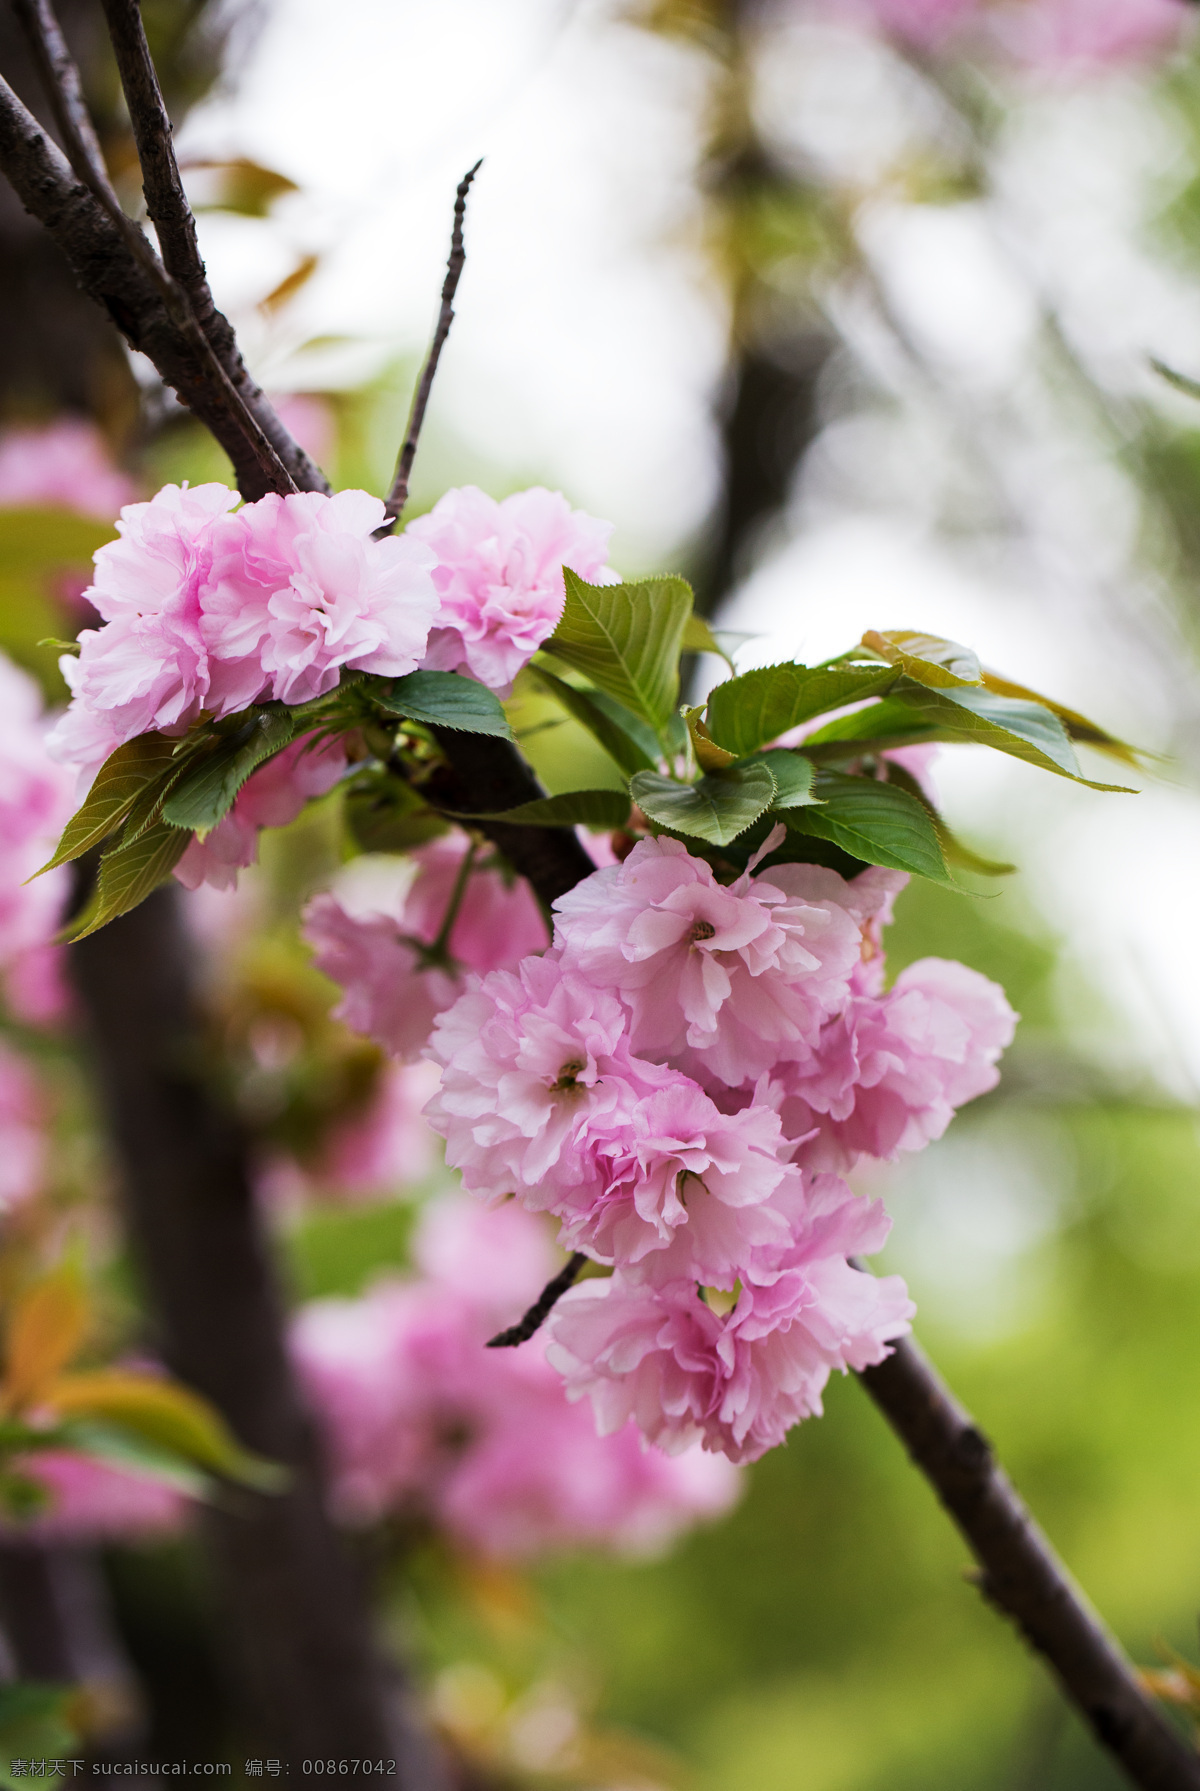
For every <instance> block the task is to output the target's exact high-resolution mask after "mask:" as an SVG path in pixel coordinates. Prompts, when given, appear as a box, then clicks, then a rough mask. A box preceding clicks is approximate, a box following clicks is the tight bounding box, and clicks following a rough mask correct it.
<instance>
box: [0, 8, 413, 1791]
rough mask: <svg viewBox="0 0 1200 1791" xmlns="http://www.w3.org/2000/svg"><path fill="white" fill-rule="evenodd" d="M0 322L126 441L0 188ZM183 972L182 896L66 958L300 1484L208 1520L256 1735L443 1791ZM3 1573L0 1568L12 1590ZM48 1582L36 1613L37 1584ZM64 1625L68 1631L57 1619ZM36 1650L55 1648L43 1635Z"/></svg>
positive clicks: (123, 415) (206, 1316)
mask: <svg viewBox="0 0 1200 1791" xmlns="http://www.w3.org/2000/svg"><path fill="white" fill-rule="evenodd" d="M206 4H207V0H165V3H164V4H163V5H160V6H158V7H156V8H155V11H154V14H153V17H148V18H147V26H148V29H149V31H150V34H151V37H152V42H153V47H154V48H155V50H156V52H157V56H158V61H159V68H160V71H161V73H162V78H163V85H164V89H165V92H166V95H167V99H168V103H169V104H170V105H171V106H172V109H173V111H174V112H176V113H178V111H179V110H180V109H181V108H182V107H184V106H185V105H186V104H187V103H188V102H189V101H190V100H191V99H193V98H195V97H197V95H198V94H199V93H200V92H202V91H203V90H204V87H205V86H206V85H207V84H208V82H209V81H210V80H211V78H212V76H213V74H214V73H215V72H216V67H217V54H216V51H217V49H219V40H218V38H217V37H216V35H215V34H213V33H212V32H210V33H209V35H208V38H207V39H205V38H204V36H203V33H202V31H201V29H200V28H201V27H202V26H203V24H204V14H205V8H206ZM59 10H60V14H61V22H62V23H63V25H64V28H65V29H66V31H67V34H68V36H69V38H70V39H71V42H72V47H73V50H74V52H75V54H76V56H77V59H78V60H79V62H80V64H81V68H82V72H83V75H84V81H85V86H86V87H87V89H88V92H89V101H90V103H91V106H92V109H93V115H94V117H95V119H96V123H97V126H98V130H99V134H100V137H101V141H102V142H103V143H104V146H105V150H106V154H107V156H108V160H109V164H110V168H111V169H112V171H113V173H114V177H116V178H118V179H119V178H120V174H121V170H122V168H123V167H125V166H127V165H129V162H130V151H129V146H128V142H127V125H126V124H125V122H124V119H123V115H122V114H121V113H120V112H119V111H118V109H117V102H116V95H117V94H118V93H119V87H118V85H117V82H116V77H115V71H114V70H113V69H112V66H111V62H110V58H109V55H108V51H107V43H106V39H105V38H104V36H103V32H102V23H101V14H100V9H99V7H98V6H95V5H94V4H92V0H66V3H65V4H62V5H60V9H59ZM210 11H211V12H216V11H217V9H216V8H211V9H210ZM221 16H222V17H224V18H226V19H227V18H228V10H227V9H223V10H222V14H221ZM197 43H199V45H200V48H199V51H198V52H197V51H196V50H195V48H194V46H195V45H196V44H197ZM0 66H3V68H4V72H5V74H6V76H7V78H8V79H9V80H10V82H11V84H12V85H13V86H14V87H15V88H16V89H17V90H18V92H19V93H20V94H21V97H22V98H23V99H24V100H25V102H26V104H27V105H29V107H30V108H31V110H33V111H34V112H35V113H37V114H38V116H39V117H41V118H42V119H43V121H44V119H45V116H46V109H45V106H44V103H43V96H42V94H41V92H40V90H39V87H38V84H37V81H36V78H35V76H34V73H33V71H32V68H31V65H30V63H29V60H28V58H27V57H26V55H25V51H24V45H23V42H22V41H21V39H20V36H19V32H18V29H17V26H16V23H15V20H14V19H13V17H12V15H11V14H10V13H9V12H8V11H7V10H5V12H4V13H3V15H0ZM0 318H2V319H3V324H4V327H3V329H2V330H0V415H8V416H21V415H25V416H28V415H34V416H36V415H39V414H42V415H53V414H55V413H59V412H61V411H62V410H64V409H68V410H76V411H81V412H85V413H90V414H93V415H98V416H99V418H100V419H101V420H102V421H103V422H105V423H107V425H108V426H109V428H110V431H112V432H113V433H114V434H118V435H119V434H121V433H124V429H123V427H122V426H123V425H124V427H125V428H128V427H129V426H130V425H131V423H132V421H133V419H134V417H135V416H136V411H137V403H138V399H137V388H136V382H135V381H134V379H133V376H132V373H131V370H130V368H129V364H128V361H127V359H126V356H125V352H124V348H123V346H122V345H121V343H120V341H119V339H118V337H117V334H116V332H115V331H114V330H113V328H112V325H111V324H110V322H109V321H108V319H107V318H105V317H104V315H103V313H102V312H101V311H100V310H99V308H98V307H96V306H95V305H94V304H93V303H92V302H91V301H90V300H88V299H86V298H84V297H83V296H82V295H81V294H80V293H79V292H78V291H77V290H76V287H75V283H74V279H73V276H72V274H71V272H70V270H69V268H68V266H67V264H66V262H65V260H64V259H63V258H62V255H61V253H60V251H59V250H58V249H57V247H56V246H55V245H54V243H53V242H52V241H51V239H50V238H49V237H48V236H47V235H46V233H45V231H44V230H43V229H42V227H41V225H39V224H37V223H36V222H35V221H34V220H33V219H32V218H30V217H28V216H27V215H26V214H25V213H24V211H23V210H22V209H21V206H20V204H19V202H18V201H17V199H16V197H15V195H14V194H13V193H12V192H11V191H10V190H9V189H8V188H7V186H5V187H4V188H3V189H0ZM191 955H192V953H191V945H190V942H189V940H188V937H187V934H186V931H185V929H184V927H183V924H182V918H181V915H180V911H179V902H178V891H177V890H176V889H175V888H174V887H173V886H172V887H171V888H169V889H167V890H163V891H160V892H159V893H158V894H157V895H155V896H154V897H152V898H151V900H150V901H148V902H147V903H145V904H144V905H143V906H142V907H141V908H139V909H138V910H136V912H134V913H133V914H131V915H129V916H127V917H126V918H125V919H123V920H121V921H119V922H117V923H115V924H114V925H113V926H111V927H109V928H107V929H105V930H104V931H103V932H101V933H99V934H97V935H95V936H94V937H93V938H91V939H89V940H87V941H86V942H84V943H83V944H81V945H79V946H77V947H75V948H73V950H72V953H71V959H72V973H73V978H74V981H75V986H76V989H77V992H78V994H79V997H80V1000H81V1004H82V1007H83V1009H84V1014H85V1019H86V1026H87V1030H88V1033H89V1037H90V1043H91V1048H92V1056H93V1062H94V1066H95V1071H96V1077H97V1082H98V1086H99V1091H100V1095H101V1101H102V1105H103V1108H104V1111H105V1114H106V1117H107V1121H108V1127H109V1131H110V1135H111V1137H112V1141H113V1145H114V1148H115V1152H116V1156H117V1159H118V1163H119V1166H120V1171H121V1177H120V1179H121V1182H122V1190H123V1197H124V1203H125V1214H126V1219H127V1224H128V1229H129V1234H130V1238H131V1243H132V1246H133V1251H134V1254H135V1257H136V1258H137V1260H138V1262H139V1264H140V1267H141V1270H142V1273H143V1275H144V1278H145V1283H146V1288H147V1298H148V1305H149V1307H150V1310H151V1313H152V1315H153V1321H154V1323H155V1326H156V1328H157V1332H158V1338H159V1342H160V1346H161V1349H162V1353H163V1357H164V1359H165V1361H166V1362H167V1363H168V1365H169V1366H170V1367H171V1369H172V1370H173V1371H174V1372H175V1373H176V1374H178V1375H179V1376H180V1377H181V1378H182V1379H184V1380H185V1381H187V1382H188V1383H189V1384H191V1385H192V1386H194V1387H196V1388H197V1389H198V1390H199V1391H200V1392H202V1393H204V1394H205V1395H207V1397H208V1398H210V1399H211V1400H213V1401H214V1403H215V1404H216V1405H217V1406H218V1407H219V1408H220V1410H221V1411H222V1412H223V1413H224V1415H225V1417H226V1418H227V1419H228V1421H229V1423H230V1425H231V1426H232V1428H233V1429H234V1431H235V1432H236V1433H237V1435H238V1437H239V1438H240V1439H241V1441H242V1442H243V1443H244V1444H246V1445H247V1446H248V1447H249V1448H251V1449H253V1450H255V1451H257V1452H258V1453H259V1454H261V1455H263V1456H266V1457H269V1458H271V1459H273V1460H276V1461H279V1462H282V1463H284V1464H285V1465H286V1467H287V1469H288V1472H289V1481H288V1485H287V1489H286V1490H285V1491H284V1492H282V1493H280V1494H277V1495H264V1494H255V1493H250V1492H247V1491H244V1490H242V1489H228V1490H227V1493H226V1495H225V1496H224V1497H223V1499H222V1501H221V1503H220V1505H219V1507H217V1508H214V1509H213V1510H211V1511H210V1512H209V1513H208V1514H207V1516H206V1520H205V1531H206V1537H207V1542H208V1545H209V1550H210V1553H211V1556H212V1559H213V1561H214V1564H215V1568H216V1577H217V1581H218V1592H219V1596H220V1603H221V1606H222V1611H223V1615H224V1619H225V1622H226V1624H227V1629H228V1636H227V1639H228V1644H229V1646H228V1653H229V1655H230V1657H231V1659H232V1663H233V1666H234V1668H235V1674H234V1677H235V1680H236V1687H237V1690H238V1692H240V1695H241V1703H242V1705H243V1706H244V1710H245V1717H246V1723H247V1737H248V1740H249V1741H250V1742H251V1744H252V1745H253V1746H254V1748H255V1749H256V1750H262V1751H264V1752H268V1753H271V1754H278V1755H279V1756H281V1757H283V1758H291V1759H294V1760H295V1761H296V1763H297V1767H299V1763H300V1761H301V1760H303V1759H305V1758H315V1757H317V1756H322V1757H324V1758H337V1759H345V1758H351V1757H358V1758H368V1757H369V1758H372V1759H380V1758H386V1759H393V1758H394V1759H396V1761H397V1764H398V1774H397V1778H398V1782H399V1783H400V1784H401V1785H402V1786H404V1787H406V1788H411V1791H425V1788H426V1787H429V1786H432V1785H435V1784H437V1783H438V1782H439V1781H440V1771H439V1764H438V1761H437V1760H436V1758H435V1756H434V1753H433V1751H432V1748H431V1747H430V1746H429V1745H428V1744H427V1742H426V1740H425V1738H424V1736H423V1734H422V1732H421V1730H420V1727H419V1725H418V1724H417V1722H416V1721H415V1719H414V1718H413V1717H412V1715H411V1713H410V1711H409V1709H408V1707H407V1692H406V1689H405V1687H404V1686H403V1684H402V1683H401V1682H400V1677H399V1673H398V1671H397V1670H395V1669H388V1668H387V1667H385V1665H384V1663H383V1661H382V1659H381V1657H380V1656H379V1655H378V1653H377V1651H376V1648H375V1644H374V1638H373V1636H372V1632H371V1622H370V1616H369V1604H368V1599H367V1596H366V1591H365V1588H364V1587H363V1586H362V1585H360V1583H359V1580H358V1577H357V1575H356V1573H355V1571H354V1569H353V1566H352V1563H351V1561H350V1558H349V1554H348V1552H347V1550H346V1549H345V1547H344V1546H343V1543H342V1541H341V1539H340V1537H339V1536H338V1535H337V1533H336V1532H335V1531H334V1529H333V1526H332V1525H331V1523H330V1521H329V1518H328V1514H327V1511H326V1507H325V1499H324V1481H323V1476H322V1473H321V1465H320V1462H319V1460H318V1457H317V1451H316V1447H315V1443H314V1438H313V1435H312V1431H311V1427H310V1424H309V1421H308V1417H307V1414H306V1413H305V1411H304V1408H303V1406H302V1403H301V1400H300V1397H299V1394H298V1391H297V1388H296V1386H295V1383H294V1380H293V1377H292V1374H291V1370H290V1366H289V1362H288V1358H287V1354H286V1348H285V1320H284V1311H283V1304H282V1301H281V1298H280V1295H279V1290H278V1287H277V1285H276V1282H275V1279H274V1275H273V1270H272V1265H271V1259H270V1249H269V1244H268V1240H267V1238H266V1236H265V1234H264V1231H263V1228H262V1226H261V1223H260V1219H259V1215H258V1212H257V1210H256V1207H255V1203H254V1199H253V1194H252V1189H251V1183H250V1176H249V1170H248V1158H247V1148H246V1140H245V1139H244V1138H243V1136H242V1135H241V1133H240V1130H239V1129H238V1127H237V1126H236V1124H235V1123H234V1121H233V1119H232V1117H231V1116H230V1115H229V1113H228V1112H226V1111H225V1110H224V1109H223V1108H222V1106H221V1105H220V1103H219V1101H218V1100H217V1097H216V1096H215V1094H214V1092H213V1089H212V1087H211V1085H210V1083H209V1081H208V1080H207V1079H206V1077H205V1075H204V1071H203V1065H204V1060H205V1040H204V1033H203V1025H202V1021H201V1017H200V1014H199V1010H198V1007H197V1004H196V1001H195V999H194V991H193V987H192V966H191ZM4 1568H5V1563H3V1562H0V1590H2V1589H3V1587H4V1583H5V1581H4ZM7 1568H8V1570H9V1571H8V1573H7V1590H8V1594H9V1602H10V1604H11V1607H12V1611H13V1623H12V1626H11V1627H12V1630H13V1632H14V1633H18V1632H19V1633H21V1634H24V1635H26V1636H28V1637H29V1638H31V1645H32V1639H33V1638H35V1636H36V1635H37V1617H38V1603H39V1597H41V1604H42V1606H43V1607H44V1613H45V1611H48V1610H49V1605H48V1604H47V1599H48V1598H49V1592H48V1590H46V1589H47V1588H48V1586H49V1583H50V1578H51V1577H53V1572H54V1562H53V1560H52V1558H51V1555H50V1554H46V1555H45V1557H44V1559H43V1558H39V1557H38V1556H37V1555H36V1554H34V1553H30V1554H29V1555H28V1556H21V1557H20V1558H19V1559H18V1558H17V1557H16V1556H13V1557H12V1558H11V1559H10V1560H9V1561H8V1563H7ZM39 1572H40V1573H42V1575H43V1584H42V1590H43V1592H44V1593H45V1596H44V1597H42V1596H41V1594H39V1592H38V1589H37V1587H36V1586H35V1585H34V1581H35V1579H36V1578H37V1575H38V1573H39ZM48 1576H49V1577H48ZM30 1600H32V1603H31V1602H30ZM55 1608H56V1609H57V1607H55ZM44 1613H43V1614H44ZM61 1615H62V1621H63V1623H64V1624H66V1625H68V1626H69V1624H70V1622H71V1616H70V1613H69V1611H67V1610H66V1607H64V1609H63V1612H62V1613H61ZM57 1640H58V1644H59V1652H58V1658H59V1660H60V1662H61V1665H62V1670H63V1673H66V1670H67V1667H68V1665H69V1661H70V1658H71V1653H72V1650H71V1647H70V1646H69V1645H68V1641H69V1638H68V1635H67V1631H66V1630H65V1629H62V1628H61V1626H60V1631H59V1633H58V1637H57ZM43 1642H45V1643H46V1644H47V1646H48V1645H49V1643H48V1637H47V1635H46V1634H42V1635H41V1638H40V1641H39V1647H40V1646H41V1643H43ZM14 1648H15V1651H16V1653H17V1655H18V1664H20V1662H21V1660H22V1658H26V1659H29V1660H30V1661H31V1662H32V1660H33V1658H34V1655H33V1654H31V1653H30V1652H29V1650H28V1649H26V1650H25V1651H24V1655H22V1649H21V1648H19V1647H17V1646H16V1643H15V1642H14ZM35 1652H36V1651H35ZM222 1652H225V1650H222ZM43 1655H44V1656H45V1658H46V1659H47V1660H48V1659H49V1655H48V1654H46V1653H45V1649H43V1651H42V1654H40V1655H38V1658H39V1659H41V1658H42V1657H43ZM30 1670H32V1667H31V1668H30ZM53 1676H56V1677H58V1676H62V1675H61V1674H59V1673H58V1672H55V1674H54V1675H53Z"/></svg>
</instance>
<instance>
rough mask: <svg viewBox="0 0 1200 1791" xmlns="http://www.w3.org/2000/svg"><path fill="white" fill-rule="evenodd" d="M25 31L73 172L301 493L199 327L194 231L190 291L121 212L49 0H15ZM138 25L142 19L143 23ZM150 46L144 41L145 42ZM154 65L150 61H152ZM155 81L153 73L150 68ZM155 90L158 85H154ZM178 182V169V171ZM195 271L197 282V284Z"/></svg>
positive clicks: (277, 472)
mask: <svg viewBox="0 0 1200 1791" xmlns="http://www.w3.org/2000/svg"><path fill="white" fill-rule="evenodd" d="M14 4H15V6H16V8H17V14H18V17H19V19H20V22H21V25H22V28H23V29H24V31H25V35H26V37H27V39H28V41H29V47H30V49H31V51H32V53H33V58H34V61H35V63H36V65H37V68H38V71H39V74H40V75H41V78H42V83H43V85H44V87H45V89H46V96H47V98H48V99H49V101H50V107H51V111H52V112H53V114H54V119H55V122H56V124H57V125H58V128H59V132H60V134H61V136H62V139H63V144H64V147H65V149H66V152H67V159H68V161H69V162H70V164H71V167H72V169H73V170H74V172H75V173H76V174H77V175H78V176H79V178H80V180H82V181H83V182H84V183H85V185H86V186H88V187H90V188H91V190H92V192H93V193H94V194H95V196H96V198H97V199H98V200H99V202H100V204H101V205H102V206H103V207H104V210H105V211H106V212H107V213H108V215H109V217H110V218H111V219H112V220H113V222H114V223H115V224H116V225H117V228H118V229H119V230H120V231H121V232H122V234H123V235H124V236H125V238H126V240H127V242H128V243H129V247H130V249H131V250H132V252H133V255H134V258H135V259H136V261H137V262H138V265H139V266H140V267H141V268H142V269H143V271H144V272H145V273H147V274H148V275H149V276H150V278H151V280H152V281H153V282H154V284H155V285H156V286H157V287H158V289H159V292H160V293H161V294H162V298H163V302H164V304H165V305H166V307H167V309H168V311H169V312H170V314H171V318H172V321H173V322H174V323H175V325H176V327H177V329H178V330H179V333H180V335H181V336H182V337H183V338H184V339H185V340H186V341H187V342H188V343H189V345H190V346H191V347H192V348H193V349H194V350H195V352H196V353H197V355H198V356H199V357H200V359H201V360H202V361H203V362H204V363H205V364H206V365H207V367H208V370H209V372H210V373H211V374H212V376H213V378H214V379H215V380H216V382H217V384H218V386H219V387H220V388H221V389H222V391H223V392H224V393H225V395H226V397H227V399H228V401H229V403H230V405H231V406H232V408H233V411H234V413H235V414H236V415H237V416H238V417H239V419H240V421H241V424H242V428H243V431H244V433H245V436H246V440H247V443H248V444H249V446H250V449H251V452H252V453H253V454H254V456H255V459H256V461H257V463H258V468H259V471H260V473H261V474H262V476H263V477H264V478H265V479H266V480H267V481H268V482H269V484H270V485H272V486H275V487H277V488H279V489H282V490H284V491H292V490H295V485H294V483H293V481H292V479H291V476H290V475H289V473H288V471H287V468H286V467H285V466H284V464H283V462H282V460H281V459H280V458H279V455H278V454H277V453H276V451H275V449H274V447H273V446H272V444H271V442H270V441H269V440H268V439H267V437H266V435H265V434H264V433H263V431H262V429H261V428H260V426H259V424H258V422H257V420H256V418H255V417H254V416H253V415H252V414H251V412H250V411H249V410H248V409H247V407H246V404H245V401H244V399H243V397H242V395H241V393H240V392H239V391H238V390H237V388H236V386H235V385H234V384H233V381H232V380H231V379H230V377H229V373H228V371H227V369H226V368H225V366H224V364H223V363H222V361H221V360H220V358H219V356H218V354H217V351H216V349H215V348H214V346H213V343H212V341H211V340H210V339H209V337H208V335H207V334H206V333H205V332H204V330H203V329H202V328H201V325H200V322H199V319H198V317H197V309H198V308H199V309H200V310H201V311H206V314H212V315H215V314H216V313H215V307H214V305H213V302H212V295H211V293H209V290H208V286H207V283H206V281H205V279H204V266H203V263H202V262H201V261H200V258H199V250H198V249H197V246H196V241H195V228H194V225H193V228H192V231H191V241H192V249H193V251H194V254H193V258H192V263H189V264H188V272H189V275H190V276H191V286H190V288H189V287H185V286H184V285H183V284H181V283H180V281H179V280H178V279H177V278H176V277H175V275H174V274H173V273H172V272H171V271H170V270H169V269H167V268H165V267H164V266H163V265H162V263H161V262H160V261H159V259H158V257H157V256H156V255H155V253H154V251H153V249H152V248H151V247H150V244H149V243H148V242H147V241H146V238H145V237H144V236H143V235H142V232H141V230H140V229H139V228H138V226H137V225H136V224H135V223H134V222H133V220H132V218H128V217H126V215H125V213H124V212H123V211H122V209H121V204H120V201H119V200H118V198H117V195H116V193H115V192H114V190H113V187H112V183H111V182H110V181H109V178H108V171H107V169H106V168H105V166H104V157H103V155H102V153H101V150H100V144H99V141H98V139H97V137H96V133H95V131H94V130H93V128H92V121H91V118H90V117H89V116H88V111H87V107H86V105H85V104H84V100H83V83H82V81H81V80H80V78H79V70H78V69H77V68H76V66H75V63H74V61H73V60H72V57H71V53H70V51H69V50H68V49H67V44H66V40H65V38H64V37H63V35H62V32H61V30H60V29H59V25H58V20H57V19H56V18H55V16H54V12H53V9H52V7H51V6H50V0H14ZM138 23H139V26H140V15H139V20H138ZM142 43H143V45H144V43H145V39H144V37H143V38H142ZM147 60H148V58H147ZM151 78H152V79H153V69H151ZM154 86H155V92H156V93H157V82H155V83H154ZM158 97H159V105H160V110H161V111H162V122H163V126H164V128H165V129H166V131H167V133H168V136H167V144H168V150H169V151H170V136H169V132H170V124H169V122H168V121H167V119H166V111H165V108H162V105H161V95H159V96H158ZM170 160H171V163H172V166H173V165H174V153H173V151H171V152H170ZM176 176H177V177H178V170H176ZM180 198H181V199H182V202H183V206H184V210H185V212H186V215H187V219H188V221H189V223H190V222H191V212H190V211H189V210H187V201H186V199H183V195H182V188H181V189H180ZM196 270H198V280H199V284H198V286H197V285H196Z"/></svg>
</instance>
